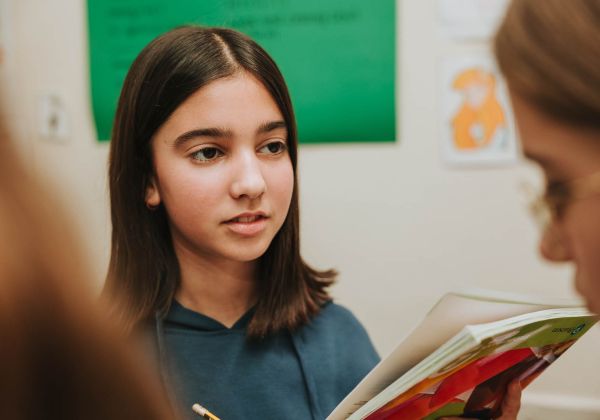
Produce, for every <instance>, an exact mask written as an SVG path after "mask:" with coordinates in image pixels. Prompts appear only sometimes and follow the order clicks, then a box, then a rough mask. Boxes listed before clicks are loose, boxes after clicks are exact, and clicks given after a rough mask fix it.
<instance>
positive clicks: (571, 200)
mask: <svg viewBox="0 0 600 420" xmlns="http://www.w3.org/2000/svg"><path fill="white" fill-rule="evenodd" d="M495 52H496V57H497V60H498V63H499V66H500V69H501V71H502V73H503V74H504V77H505V78H506V81H507V84H508V88H509V92H510V96H511V100H512V103H513V108H514V114H515V118H516V121H517V125H518V128H519V133H520V137H521V144H522V149H523V152H524V154H525V156H526V157H527V158H529V159H530V160H532V161H534V162H536V163H537V164H539V166H540V167H541V169H542V170H543V172H544V175H545V179H546V189H545V191H544V192H543V194H541V196H540V197H539V199H537V200H536V201H535V202H534V203H533V206H532V209H533V210H534V214H535V216H536V217H537V218H538V219H539V221H540V222H542V224H543V226H544V233H543V235H542V237H541V240H540V250H541V253H542V255H543V256H544V257H545V258H546V259H548V260H550V261H554V262H571V263H573V264H574V265H575V268H576V275H575V287H576V289H577V291H578V292H579V293H580V294H581V295H582V296H583V297H584V299H585V300H586V302H587V306H588V308H589V309H590V310H591V311H593V312H596V313H600V1H599V0H569V1H564V0H515V1H513V2H512V3H511V4H510V6H509V9H508V13H507V15H506V17H505V19H504V21H503V23H502V25H501V27H500V29H499V31H498V33H497V35H496V39H495Z"/></svg>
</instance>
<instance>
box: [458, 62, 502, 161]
mask: <svg viewBox="0 0 600 420" xmlns="http://www.w3.org/2000/svg"><path fill="white" fill-rule="evenodd" d="M452 88H453V89H454V90H457V91H458V92H459V93H460V94H461V95H462V97H463V101H462V104H461V106H460V109H459V110H458V112H457V113H456V115H455V116H454V118H453V119H452V126H453V131H454V146H455V148H456V149H457V150H459V151H466V150H476V149H481V148H483V147H486V146H489V145H491V144H492V143H494V142H499V141H502V139H503V137H504V136H505V135H506V117H505V114H504V110H503V109H502V105H500V102H499V101H498V97H497V89H496V77H495V76H494V74H492V73H490V72H488V71H485V70H482V69H478V68H470V69H467V70H465V71H463V72H461V73H460V74H459V75H458V76H457V77H456V78H455V79H454V81H453V83H452Z"/></svg>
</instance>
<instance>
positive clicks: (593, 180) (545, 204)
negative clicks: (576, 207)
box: [527, 172, 600, 228]
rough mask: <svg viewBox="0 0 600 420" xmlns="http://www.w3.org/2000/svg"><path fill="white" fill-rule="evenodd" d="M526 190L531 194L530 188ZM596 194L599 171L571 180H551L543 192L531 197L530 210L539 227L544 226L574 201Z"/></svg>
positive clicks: (599, 183)
mask: <svg viewBox="0 0 600 420" xmlns="http://www.w3.org/2000/svg"><path fill="white" fill-rule="evenodd" d="M527 190H528V191H527V192H528V195H532V194H531V191H532V188H531V187H528V188H527ZM597 194H600V172H594V173H593V174H591V175H588V176H585V177H582V178H577V179H574V180H572V181H565V182H551V183H549V184H548V185H547V186H546V190H545V191H544V193H543V194H538V195H537V197H534V198H533V200H532V202H531V204H530V210H531V213H532V215H533V217H534V219H536V221H537V222H538V224H539V225H540V227H542V228H545V227H547V226H548V225H549V224H550V223H551V222H552V221H554V220H560V218H561V217H562V215H563V214H564V211H565V209H566V208H567V206H569V205H570V204H571V203H573V202H574V201H577V200H583V199H586V198H589V197H592V196H594V195H597Z"/></svg>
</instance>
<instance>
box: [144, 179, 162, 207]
mask: <svg viewBox="0 0 600 420" xmlns="http://www.w3.org/2000/svg"><path fill="white" fill-rule="evenodd" d="M159 204H160V192H159V191H158V187H157V185H156V180H155V179H154V177H152V178H150V183H149V184H148V186H147V187H146V207H148V208H156V207H158V206H159Z"/></svg>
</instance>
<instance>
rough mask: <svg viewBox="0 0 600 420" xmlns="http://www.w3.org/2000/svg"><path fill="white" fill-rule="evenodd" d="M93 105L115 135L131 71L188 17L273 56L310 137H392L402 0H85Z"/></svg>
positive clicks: (104, 133)
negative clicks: (243, 37)
mask: <svg viewBox="0 0 600 420" xmlns="http://www.w3.org/2000/svg"><path fill="white" fill-rule="evenodd" d="M88 21H89V43H90V72H91V89H92V107H93V113H94V118H95V121H96V128H97V133H98V138H99V139H100V140H106V139H108V138H109V137H110V130H111V127H112V121H113V116H114V113H115V109H116V104H117V100H118V96H119V92H120V89H121V85H122V83H123V79H124V78H125V74H126V72H127V70H128V69H129V66H130V65H131V62H132V61H133V59H134V58H135V56H136V55H137V54H138V53H139V52H140V51H141V49H142V48H143V47H144V46H145V45H146V44H147V43H148V42H150V41H151V40H152V39H153V38H154V37H156V36H157V35H159V34H161V33H163V32H165V31H168V30H169V29H171V28H174V27H176V26H180V25H183V24H190V23H194V24H203V25H210V26H226V27H231V28H235V29H238V30H240V31H242V32H244V33H246V34H248V35H250V36H251V37H252V38H254V39H255V40H256V41H257V42H258V43H259V44H261V45H262V46H263V47H264V48H265V49H266V50H267V51H268V52H269V53H270V54H271V55H272V56H273V58H274V59H275V61H276V62H277V64H278V65H279V67H280V68H281V71H282V72H283V75H284V76H285V78H286V81H287V83H288V85H289V88H290V91H291V95H292V101H293V104H294V108H295V111H296V116H297V119H298V132H299V139H300V141H301V142H303V143H324V142H379V141H388V142H392V141H394V140H395V138H396V134H395V106H394V98H395V92H394V90H395V81H394V78H395V56H396V53H395V0H376V1H365V0H328V1H323V0H302V1H300V0H170V1H166V0H88Z"/></svg>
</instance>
